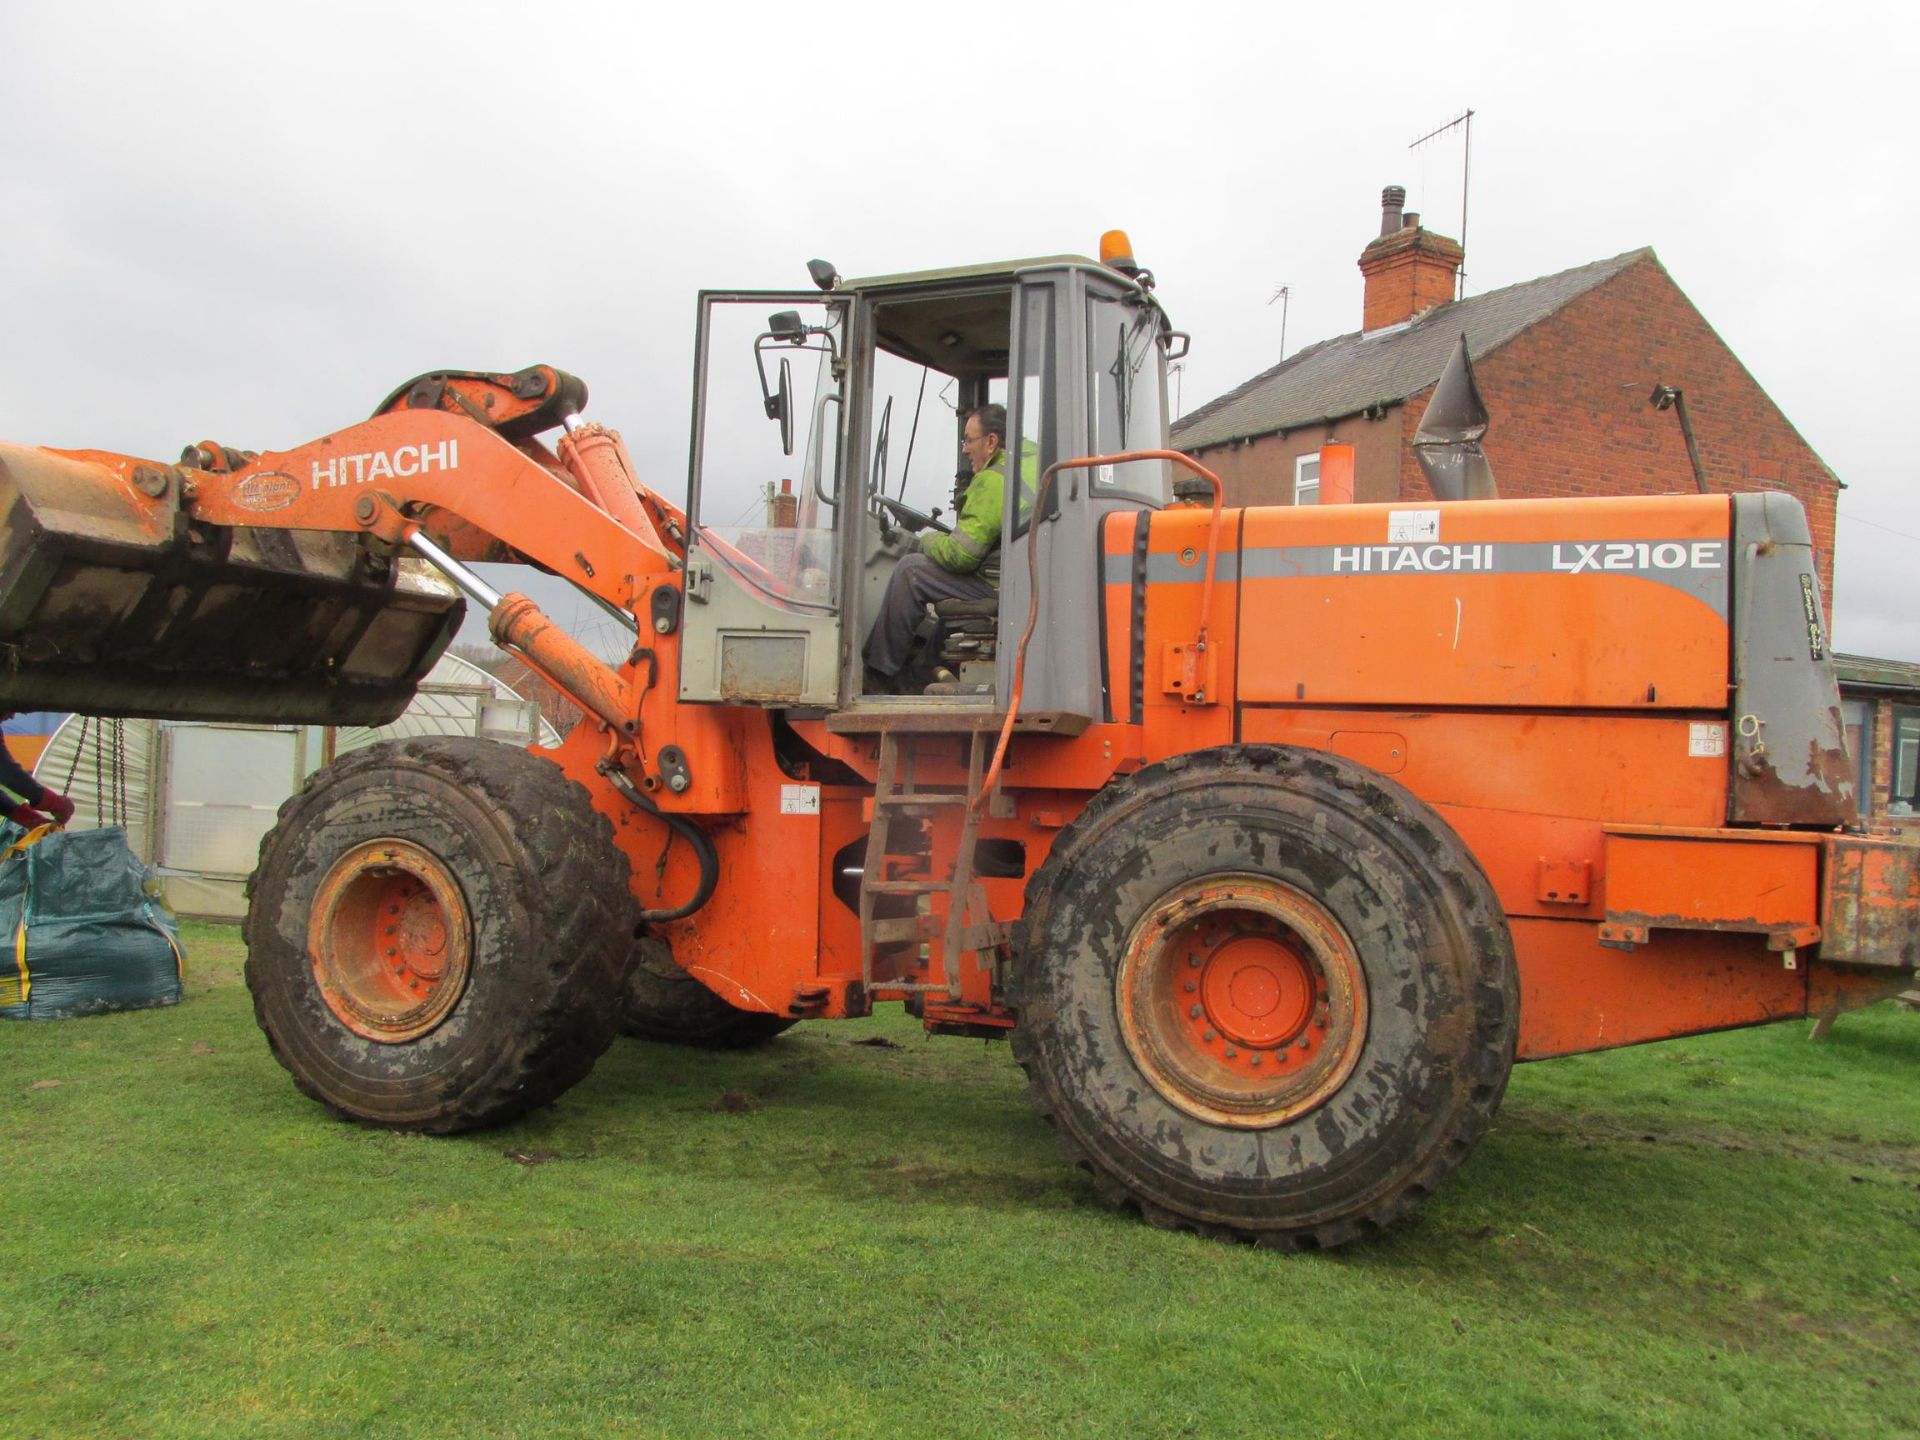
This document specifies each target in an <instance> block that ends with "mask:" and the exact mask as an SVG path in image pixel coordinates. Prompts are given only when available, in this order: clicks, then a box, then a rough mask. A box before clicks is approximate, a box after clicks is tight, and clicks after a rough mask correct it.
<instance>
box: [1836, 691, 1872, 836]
mask: <svg viewBox="0 0 1920 1440" xmlns="http://www.w3.org/2000/svg"><path fill="white" fill-rule="evenodd" d="M1840 718H1841V719H1842V721H1844V722H1845V724H1846V727H1847V754H1849V755H1851V756H1852V757H1853V798H1854V803H1855V804H1857V805H1858V806H1859V807H1860V814H1861V816H1862V818H1865V817H1866V816H1867V815H1868V814H1870V813H1871V812H1872V810H1873V798H1874V795H1873V701H1871V700H1842V701H1841V702H1840Z"/></svg>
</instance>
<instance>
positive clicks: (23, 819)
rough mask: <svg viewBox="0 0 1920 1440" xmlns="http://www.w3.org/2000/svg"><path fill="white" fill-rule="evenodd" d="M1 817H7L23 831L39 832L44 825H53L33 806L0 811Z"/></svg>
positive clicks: (20, 806) (17, 806)
mask: <svg viewBox="0 0 1920 1440" xmlns="http://www.w3.org/2000/svg"><path fill="white" fill-rule="evenodd" d="M0 815H5V816H6V817H7V819H9V820H11V821H13V823H14V824H16V825H18V826H19V827H20V828H21V829H22V830H38V829H39V828H40V827H41V826H42V825H51V824H52V823H53V821H51V820H49V819H48V818H47V817H46V816H45V815H42V814H41V813H40V812H39V811H38V810H36V809H34V808H33V807H32V806H31V805H16V806H14V807H13V808H12V809H11V810H0Z"/></svg>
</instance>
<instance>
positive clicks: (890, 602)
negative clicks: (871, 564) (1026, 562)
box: [866, 551, 998, 675]
mask: <svg viewBox="0 0 1920 1440" xmlns="http://www.w3.org/2000/svg"><path fill="white" fill-rule="evenodd" d="M997 593H998V592H997V591H996V590H995V589H994V588H993V586H991V585H989V584H988V583H987V582H986V581H984V580H982V579H981V578H980V577H979V576H978V575H956V574H954V573H953V571H951V570H943V569H941V568H940V566H939V565H937V564H936V563H935V562H934V561H933V560H931V559H929V558H928V557H927V556H925V555H922V554H920V553H919V552H918V551H916V552H915V553H913V554H912V555H909V556H907V558H906V559H904V560H902V561H901V562H900V564H899V565H898V566H897V567H896V568H895V570H894V572H893V575H892V577H891V578H890V579H889V580H888V581H887V593H886V595H885V596H884V597H882V599H881V601H880V615H879V617H878V618H877V619H876V620H875V621H874V622H873V629H872V631H871V632H869V633H868V635H867V649H866V656H867V664H868V665H870V666H872V667H873V668H874V669H875V670H878V671H879V672H880V673H881V674H882V675H898V674H899V673H900V672H901V671H902V670H903V669H905V668H906V664H907V659H908V657H909V656H910V655H911V654H912V653H913V632H914V631H915V630H917V629H919V628H920V622H921V621H922V620H924V619H925V618H926V615H927V605H928V603H929V602H931V601H936V600H984V599H986V598H987V597H989V596H991V595H994V594H997Z"/></svg>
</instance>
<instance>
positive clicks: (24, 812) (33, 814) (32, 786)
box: [0, 740, 73, 830]
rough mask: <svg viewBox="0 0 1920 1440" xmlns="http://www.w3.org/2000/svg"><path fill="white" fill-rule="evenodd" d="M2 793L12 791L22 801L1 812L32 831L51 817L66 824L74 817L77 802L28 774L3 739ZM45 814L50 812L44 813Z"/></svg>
mask: <svg viewBox="0 0 1920 1440" xmlns="http://www.w3.org/2000/svg"><path fill="white" fill-rule="evenodd" d="M0 790H7V791H11V792H12V794H13V795H14V796H16V797H17V798H18V799H19V800H20V802H21V803H20V804H18V805H16V806H13V807H12V808H10V809H7V810H5V811H0V814H5V815H6V817H7V818H8V819H9V820H11V821H13V823H14V824H16V825H23V826H25V827H26V828H27V829H29V830H31V829H32V828H33V827H34V826H36V825H44V824H46V823H47V820H48V818H49V817H51V818H52V819H53V820H55V821H57V822H58V823H59V824H62V825H64V824H66V823H67V821H69V820H71V819H72V818H73V802H72V801H71V800H69V799H67V797H66V796H64V795H62V794H60V793H59V792H58V791H57V790H49V789H48V788H47V787H46V786H44V785H42V784H41V783H40V782H39V781H38V780H36V779H34V778H33V776H32V775H30V774H28V773H27V769H26V767H25V766H24V765H22V764H21V763H20V762H19V761H18V760H16V759H14V757H13V751H11V750H10V749H8V748H7V746H6V743H5V741H4V740H0ZM42 811H45V812H46V813H45V814H42V813H41V812H42Z"/></svg>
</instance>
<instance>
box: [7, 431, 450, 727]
mask: <svg viewBox="0 0 1920 1440" xmlns="http://www.w3.org/2000/svg"><path fill="white" fill-rule="evenodd" d="M118 459H119V457H106V456H96V455H88V454H76V453H71V452H65V451H57V450H39V449H31V448H27V447H24V446H18V445H7V444H0V710H74V711H79V712H81V713H83V714H90V715H130V716H147V717H151V718H154V719H162V720H257V721H269V722H278V723H295V724H311V725H384V724H387V723H389V722H390V721H392V720H394V719H397V718H398V717H399V715H400V713H401V712H402V711H403V710H405V709H406V707H407V704H408V702H409V701H410V700H412V698H413V694H414V690H415V687H416V686H418V684H419V683H420V680H421V678H422V677H423V676H424V675H425V674H426V673H427V671H428V670H429V669H430V668H431V667H432V665H433V663H434V661H435V660H437V659H438V658H439V657H440V654H441V652H442V651H443V650H445V649H446V647H447V644H448V642H449V641H450V640H451V639H452V638H453V635H454V632H455V631H456V630H457V629H458V628H459V625H460V619H461V616H462V614H463V612H464V609H465V605H464V602H463V601H462V600H461V598H460V594H459V592H458V591H457V590H455V589H454V588H453V586H452V585H450V584H449V583H448V582H447V581H446V580H445V579H444V578H443V577H442V576H441V575H440V574H439V572H437V571H435V570H434V569H433V568H432V567H431V566H429V565H427V564H426V563H425V562H424V561H418V560H413V559H411V558H407V559H399V560H393V559H388V558H385V557H381V556H377V555H374V554H372V553H370V552H369V551H367V550H366V548H365V547H364V546H363V544H362V543H361V541H360V539H359V538H358V537H356V536H351V535H343V534H332V533H325V532H320V531H312V530H282V529H273V528H271V527H264V526H263V527H259V528H253V527H239V528H228V527H223V526H210V525H204V524H201V523H199V522H196V521H193V520H191V519H190V518H189V517H188V515H187V514H186V512H185V511H183V510H182V509H181V505H180V495H179V489H180V472H179V471H176V470H171V469H169V468H167V467H164V466H157V465H142V466H141V467H140V469H139V470H138V471H137V472H134V473H137V474H139V475H140V476H142V477H144V479H145V481H146V487H150V489H151V490H158V491H160V493H159V494H157V495H154V494H151V493H142V490H141V489H136V488H135V485H134V483H133V481H132V479H131V478H130V477H129V476H128V475H123V474H122V473H121V472H122V471H123V470H126V469H128V467H126V466H125V465H116V464H114V463H110V462H111V461H113V460H118Z"/></svg>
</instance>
